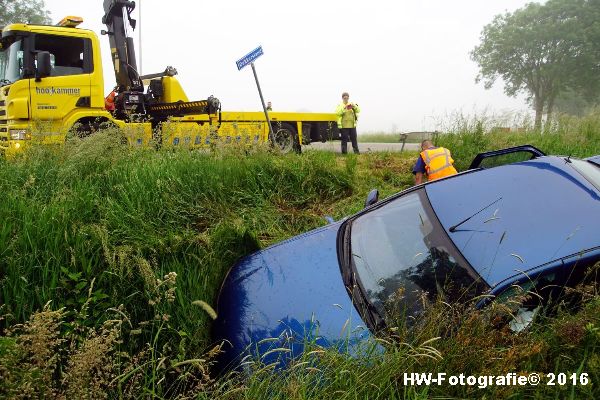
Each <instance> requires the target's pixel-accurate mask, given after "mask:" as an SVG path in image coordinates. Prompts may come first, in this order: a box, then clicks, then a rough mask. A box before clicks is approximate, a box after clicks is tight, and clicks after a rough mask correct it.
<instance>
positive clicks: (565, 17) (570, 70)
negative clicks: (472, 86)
mask: <svg viewBox="0 0 600 400" xmlns="http://www.w3.org/2000/svg"><path fill="white" fill-rule="evenodd" d="M599 4H600V0H549V1H548V2H547V3H546V4H543V5H541V4H538V3H529V4H527V5H526V6H525V7H524V8H522V9H518V10H516V11H515V12H514V13H506V14H504V15H498V16H496V17H495V18H494V20H493V21H492V22H491V23H490V24H489V25H486V26H485V27H484V29H483V32H482V35H481V44H480V45H479V46H476V47H475V49H474V50H473V51H472V52H471V59H472V60H473V61H475V62H477V63H478V64H479V68H480V70H479V74H478V75H477V78H476V81H477V82H479V81H481V80H483V81H484V85H485V88H486V89H489V88H490V87H492V85H493V84H494V83H495V81H496V79H497V78H498V77H500V78H502V79H503V81H504V85H505V86H504V92H505V93H506V94H507V95H509V96H516V95H517V94H518V93H525V94H526V95H527V100H528V102H529V103H530V104H531V105H532V106H533V108H534V110H535V128H536V129H538V130H539V129H541V125H542V117H543V114H544V112H545V113H546V114H547V115H548V117H550V116H551V115H552V113H553V111H554V107H555V101H556V99H557V97H558V96H559V95H560V94H561V93H564V92H566V91H568V90H575V91H582V90H586V91H588V92H590V94H591V93H592V92H593V91H592V90H590V88H597V87H600V73H599V72H600V63H599V61H600V54H599V53H600V52H599V51H598V49H597V45H596V44H595V43H594V41H595V40H597V39H598V38H600V35H599V32H600V24H598V23H597V22H596V21H598V20H597V19H595V18H596V17H597V16H598V13H599V11H600V7H598V5H599ZM548 120H549V118H548Z"/></svg>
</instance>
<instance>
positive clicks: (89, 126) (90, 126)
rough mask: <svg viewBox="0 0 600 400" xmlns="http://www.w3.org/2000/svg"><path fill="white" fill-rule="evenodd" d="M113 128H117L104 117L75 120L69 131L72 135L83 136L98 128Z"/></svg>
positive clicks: (92, 132) (98, 129) (96, 130)
mask: <svg viewBox="0 0 600 400" xmlns="http://www.w3.org/2000/svg"><path fill="white" fill-rule="evenodd" d="M115 128H117V125H115V124H114V123H113V122H111V121H109V120H106V119H100V120H96V119H84V120H79V121H77V122H76V123H75V124H74V125H73V126H72V127H71V129H70V130H69V131H70V132H71V134H73V135H74V136H77V137H79V138H84V137H87V136H90V135H92V134H94V133H96V132H98V131H100V130H104V129H115Z"/></svg>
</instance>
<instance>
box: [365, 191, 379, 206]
mask: <svg viewBox="0 0 600 400" xmlns="http://www.w3.org/2000/svg"><path fill="white" fill-rule="evenodd" d="M378 201H379V190H377V189H373V190H371V191H370V192H369V194H368V195H367V200H366V201H365V208H367V207H369V206H371V205H373V204H375V203H377V202H378Z"/></svg>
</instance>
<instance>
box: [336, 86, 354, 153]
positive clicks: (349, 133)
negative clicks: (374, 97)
mask: <svg viewBox="0 0 600 400" xmlns="http://www.w3.org/2000/svg"><path fill="white" fill-rule="evenodd" d="M349 99H350V95H349V94H348V93H347V92H344V93H342V102H341V103H340V104H338V106H337V107H336V109H335V113H336V114H337V117H338V120H337V126H338V128H339V129H340V135H341V136H342V154H346V153H347V152H348V138H350V141H351V142H352V150H354V153H356V154H359V153H360V152H359V151H358V143H357V139H356V121H358V114H359V113H360V108H358V104H353V103H350V102H349V101H348V100H349Z"/></svg>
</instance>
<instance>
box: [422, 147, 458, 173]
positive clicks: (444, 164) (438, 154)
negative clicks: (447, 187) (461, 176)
mask: <svg viewBox="0 0 600 400" xmlns="http://www.w3.org/2000/svg"><path fill="white" fill-rule="evenodd" d="M421 158H422V159H423V162H424V163H425V171H427V177H428V179H429V181H434V180H436V179H440V178H444V177H446V176H450V175H455V174H457V172H456V169H455V168H454V167H453V166H452V164H453V163H454V160H453V159H452V157H451V156H450V150H448V149H446V148H444V147H438V148H436V149H433V148H432V149H427V150H423V151H422V152H421Z"/></svg>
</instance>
